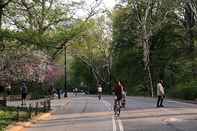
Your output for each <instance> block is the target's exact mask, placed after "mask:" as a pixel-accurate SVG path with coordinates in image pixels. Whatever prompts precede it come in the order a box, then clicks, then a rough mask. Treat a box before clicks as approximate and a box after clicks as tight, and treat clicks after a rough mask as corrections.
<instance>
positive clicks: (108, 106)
mask: <svg viewBox="0 0 197 131" xmlns="http://www.w3.org/2000/svg"><path fill="white" fill-rule="evenodd" d="M103 104H104V105H105V106H106V107H107V108H108V110H109V111H113V109H112V105H111V104H110V103H109V102H107V101H105V100H103ZM117 122H118V126H119V129H120V131H124V127H123V124H122V121H121V120H120V119H119V118H118V119H117ZM112 124H113V131H116V130H117V128H116V120H115V118H114V115H112Z"/></svg>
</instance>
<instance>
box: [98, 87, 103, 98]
mask: <svg viewBox="0 0 197 131" xmlns="http://www.w3.org/2000/svg"><path fill="white" fill-rule="evenodd" d="M97 90H98V98H99V100H101V95H102V91H103V89H102V87H101V84H98V89H97Z"/></svg>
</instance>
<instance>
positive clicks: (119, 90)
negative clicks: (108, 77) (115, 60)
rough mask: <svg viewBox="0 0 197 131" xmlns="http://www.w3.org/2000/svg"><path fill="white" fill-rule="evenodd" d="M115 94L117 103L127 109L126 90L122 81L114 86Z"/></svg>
mask: <svg viewBox="0 0 197 131" xmlns="http://www.w3.org/2000/svg"><path fill="white" fill-rule="evenodd" d="M114 93H115V96H116V99H115V102H121V103H120V104H121V107H125V101H126V100H125V99H126V88H125V86H124V84H123V82H122V81H121V80H119V81H118V83H117V84H116V85H115V86H114Z"/></svg>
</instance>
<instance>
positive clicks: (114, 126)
mask: <svg viewBox="0 0 197 131" xmlns="http://www.w3.org/2000/svg"><path fill="white" fill-rule="evenodd" d="M112 125H113V131H116V121H115V119H114V116H112Z"/></svg>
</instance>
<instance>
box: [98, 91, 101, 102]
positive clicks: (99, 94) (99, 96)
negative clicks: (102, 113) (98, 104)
mask: <svg viewBox="0 0 197 131" xmlns="http://www.w3.org/2000/svg"><path fill="white" fill-rule="evenodd" d="M98 99H99V100H101V92H99V93H98Z"/></svg>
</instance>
